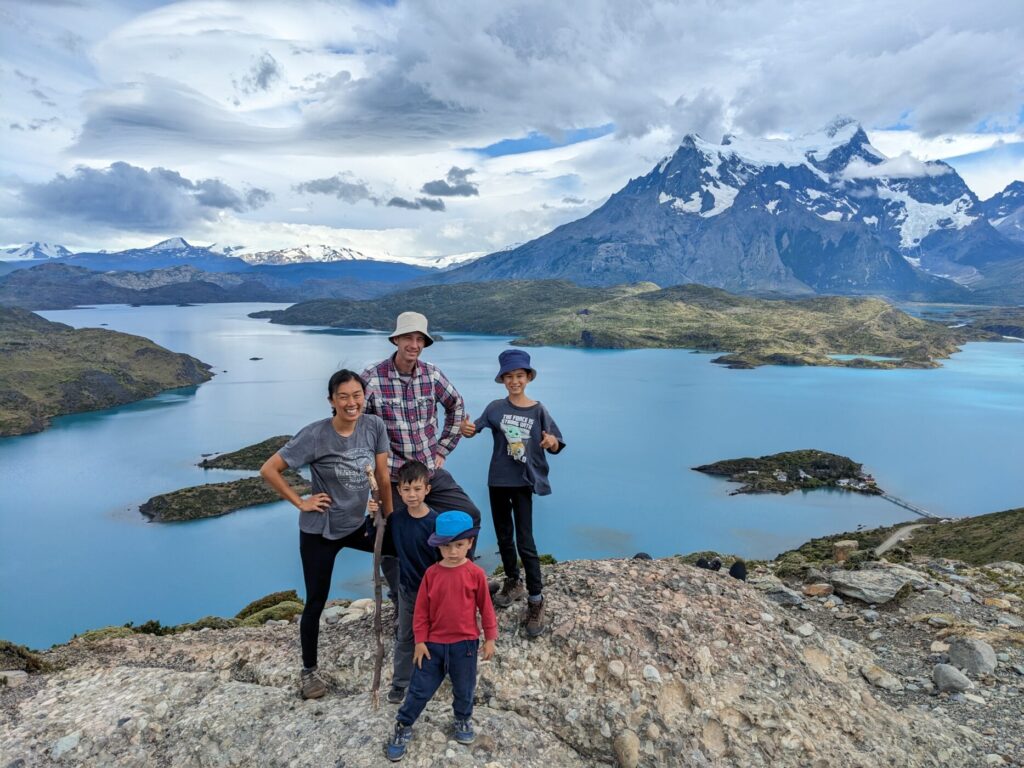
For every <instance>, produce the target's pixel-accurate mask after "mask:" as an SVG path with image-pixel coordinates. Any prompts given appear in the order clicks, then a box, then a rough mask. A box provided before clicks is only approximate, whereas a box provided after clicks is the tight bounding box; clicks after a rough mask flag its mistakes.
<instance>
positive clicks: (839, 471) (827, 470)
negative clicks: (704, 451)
mask: <svg viewBox="0 0 1024 768" xmlns="http://www.w3.org/2000/svg"><path fill="white" fill-rule="evenodd" d="M694 470H696V471H697V472H704V473H705V474H708V475H723V476H725V477H728V478H729V479H730V480H732V481H733V482H734V483H741V484H742V485H741V487H740V488H737V489H736V490H734V491H731V495H735V494H737V493H783V494H785V493H789V492H790V491H798V490H799V491H812V490H814V489H816V488H837V489H839V490H845V491H853V492H855V493H866V494H869V495H874V496H877V495H879V494H881V493H882V492H883V491H882V489H881V488H879V487H878V486H877V485H876V484H875V481H874V478H872V477H871V476H870V475H865V474H864V472H863V465H861V464H858V463H857V462H855V461H854V460H853V459H848V458H846V457H845V456H839V455H837V454H834V453H827V452H826V451H817V450H803V451H786V452H784V453H774V454H772V455H770V456H761V457H760V458H757V459H752V458H743V459H728V460H726V461H716V462H715V463H713V464H703V465H701V466H699V467H694Z"/></svg>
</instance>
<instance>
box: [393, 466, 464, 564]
mask: <svg viewBox="0 0 1024 768" xmlns="http://www.w3.org/2000/svg"><path fill="white" fill-rule="evenodd" d="M423 502H424V503H425V504H426V505H427V506H428V507H430V508H431V509H432V510H434V511H435V512H438V513H440V512H450V511H451V510H457V511H459V512H465V513H466V514H468V515H469V516H470V517H471V518H473V525H474V526H478V525H480V510H479V509H478V508H477V506H476V504H474V503H473V500H472V499H471V498H469V496H468V495H467V494H466V492H465V491H464V490H462V487H461V486H460V485H459V484H458V483H456V482H455V478H454V477H452V475H451V472H449V471H448V470H446V469H435V470H434V474H433V475H431V476H430V493H428V494H427V496H426V498H425V499H424V500H423ZM391 503H392V505H393V506H394V509H395V511H396V512H397V511H398V510H400V509H405V502H404V501H402V497H401V496H400V495H399V493H398V484H397V483H392V484H391ZM476 545H477V542H475V541H474V542H473V548H472V549H471V550H470V551H469V559H470V560H472V559H473V555H474V554H475V553H476Z"/></svg>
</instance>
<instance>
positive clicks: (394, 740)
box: [385, 723, 412, 763]
mask: <svg viewBox="0 0 1024 768" xmlns="http://www.w3.org/2000/svg"><path fill="white" fill-rule="evenodd" d="M410 741H412V726H411V725H402V724H401V723H395V732H394V733H393V734H391V738H390V739H388V743H387V747H385V752H386V753H387V756H388V760H390V761H391V762H392V763H397V762H398V761H399V760H401V759H402V758H403V757H405V748H406V747H407V746H408V745H409V742H410Z"/></svg>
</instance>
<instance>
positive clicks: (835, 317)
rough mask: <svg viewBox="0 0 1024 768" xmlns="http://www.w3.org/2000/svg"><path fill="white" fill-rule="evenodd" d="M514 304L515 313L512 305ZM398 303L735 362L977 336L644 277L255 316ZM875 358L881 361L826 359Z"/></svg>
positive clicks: (369, 312) (377, 319)
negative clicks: (622, 282)
mask: <svg viewBox="0 0 1024 768" xmlns="http://www.w3.org/2000/svg"><path fill="white" fill-rule="evenodd" d="M510 307H514V311H510ZM405 310H415V311H418V312H423V313H424V314H426V315H427V317H429V318H430V322H431V327H433V328H437V329H439V330H443V331H463V332H475V333H490V334H498V335H510V336H515V337H516V342H515V343H518V344H524V345H558V346H578V347H598V348H613V349H631V348H642V347H670V348H692V349H698V350H703V351H710V352H728V353H731V354H728V355H726V356H723V357H721V358H718V359H717V360H716V362H722V363H725V364H728V365H732V366H734V367H752V366H756V365H765V364H784V365H848V366H861V367H878V368H885V367H899V366H913V367H928V366H933V365H935V362H934V361H935V360H936V359H937V358H942V357H947V356H948V355H950V354H951V353H952V352H954V351H956V349H957V347H958V345H959V344H962V343H963V342H964V341H966V340H968V339H974V338H997V337H995V336H994V335H992V334H986V333H984V332H978V331H974V330H971V329H957V330H952V329H949V328H947V327H945V326H944V325H940V324H938V323H932V322H927V321H923V320H918V319H915V318H912V317H910V316H909V315H907V314H905V313H903V312H901V311H899V310H897V309H894V308H893V307H891V306H890V305H889V304H886V303H885V302H883V301H880V300H878V299H862V298H846V297H834V296H830V297H821V298H808V299H797V300H789V301H782V300H777V301H769V300H765V299H754V298H749V297H743V296H735V295H732V294H729V293H726V292H725V291H722V290H718V289H715V288H706V287H703V286H699V285H682V286H675V287H673V288H666V289H659V288H658V287H657V286H655V285H653V284H650V283H638V284H634V285H628V286H616V287H613V288H587V287H582V286H578V285H575V284H573V283H568V282H562V281H530V280H520V281H497V282H491V283H467V284H460V285H451V286H429V287H425V288H416V289H413V290H409V291H402V292H400V293H394V294H389V295H387V296H383V297H380V298H378V299H375V300H373V301H328V300H324V301H312V302H303V303H301V304H296V305H295V306H293V307H289V308H288V309H285V310H273V311H266V312H257V313H254V314H252V315H251V316H252V317H260V318H270V320H271V322H275V323H283V324H298V325H324V326H332V327H340V328H376V329H387V328H390V327H391V326H392V325H393V323H394V318H395V316H396V315H397V314H398V313H399V312H402V311H405ZM830 354H839V355H873V356H883V357H889V358H896V359H894V360H888V361H874V360H866V359H860V360H834V359H832V358H830V357H828V355H830Z"/></svg>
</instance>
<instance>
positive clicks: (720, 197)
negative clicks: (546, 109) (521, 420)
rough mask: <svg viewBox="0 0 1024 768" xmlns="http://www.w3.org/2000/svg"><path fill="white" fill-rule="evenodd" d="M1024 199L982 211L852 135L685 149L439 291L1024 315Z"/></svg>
mask: <svg viewBox="0 0 1024 768" xmlns="http://www.w3.org/2000/svg"><path fill="white" fill-rule="evenodd" d="M1021 186H1022V185H1021V184H1020V182H1016V183H1015V184H1011V185H1010V186H1009V187H1007V189H1006V190H1004V191H1003V192H1002V193H1000V194H999V195H996V196H995V197H994V198H992V199H991V200H988V201H985V202H984V203H982V202H981V201H979V200H978V198H977V196H976V195H975V194H974V193H973V192H972V191H971V190H970V189H969V188H968V187H967V185H966V184H965V183H964V181H963V179H961V178H960V176H959V175H958V174H957V173H956V171H955V170H953V168H952V167H950V166H949V165H947V164H946V163H942V162H927V163H924V162H920V161H917V160H915V159H913V158H911V157H909V156H907V155H904V156H901V157H898V158H895V159H890V158H887V157H885V155H883V154H882V153H881V152H879V151H878V150H877V149H875V148H874V147H873V146H871V143H870V142H869V140H868V137H867V134H865V132H864V130H863V129H862V128H861V127H860V126H859V125H858V124H857V123H856V122H854V121H851V120H838V121H836V122H834V123H833V124H831V125H830V126H828V127H827V128H825V129H824V130H822V131H821V132H819V133H816V134H811V135H808V136H804V137H802V138H801V139H798V140H793V141H783V140H750V139H740V138H737V137H732V136H727V137H725V139H723V141H722V143H721V144H713V143H710V142H707V141H705V140H703V139H701V138H700V137H699V136H695V135H690V136H687V137H686V138H685V139H684V140H683V142H682V144H681V145H680V146H679V148H678V149H677V150H676V152H675V153H674V154H673V155H671V156H669V157H666V158H664V159H663V160H662V161H661V162H660V163H658V165H657V166H656V167H655V168H654V169H653V170H652V171H651V172H650V173H648V174H647V175H646V176H642V177H640V178H637V179H632V180H630V182H629V183H628V184H626V186H625V187H623V188H622V189H621V190H620V191H618V192H616V193H615V194H614V195H612V196H611V198H609V200H608V201H607V202H606V203H605V204H604V205H602V206H601V207H600V208H598V209H597V210H595V211H594V212H592V213H591V214H590V215H588V216H586V217H584V218H582V219H579V220H577V221H574V222H571V223H569V224H565V225H563V226H561V227H558V228H557V229H555V230H554V231H553V232H550V233H549V234H547V235H544V236H543V237H540V238H537V239H536V240H533V241H531V242H528V243H526V244H524V245H522V246H519V247H518V248H514V249H511V250H506V251H501V252H498V253H493V254H490V255H489V256H485V257H484V258H481V259H478V260H476V261H474V262H472V263H470V264H468V265H466V266H463V267H457V268H455V269H452V270H449V271H447V272H445V273H442V274H440V275H436V276H433V277H432V278H431V282H446V283H448V282H475V281H481V280H501V279H549V278H558V279H567V280H572V281H574V282H576V283H579V284H582V285H593V286H608V285H615V284H620V283H630V282H636V281H640V280H649V281H652V282H655V283H657V284H659V285H664V286H668V285H676V284H681V283H700V284H703V285H709V286H715V287H720V288H724V289H726V290H729V291H734V292H739V293H758V294H772V293H776V294H787V295H799V294H812V293H820V294H854V295H856V294H881V295H886V296H891V297H894V298H903V299H922V300H944V301H961V302H969V301H994V300H1007V299H1008V298H1010V296H1011V295H1015V296H1019V297H1020V298H1019V299H1017V300H1024V237H1021V230H1020V224H1021V221H1022V217H1024V195H1022V189H1021Z"/></svg>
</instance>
